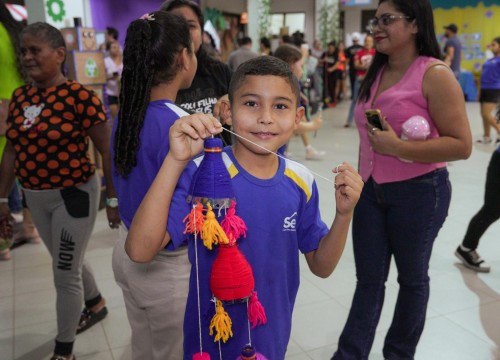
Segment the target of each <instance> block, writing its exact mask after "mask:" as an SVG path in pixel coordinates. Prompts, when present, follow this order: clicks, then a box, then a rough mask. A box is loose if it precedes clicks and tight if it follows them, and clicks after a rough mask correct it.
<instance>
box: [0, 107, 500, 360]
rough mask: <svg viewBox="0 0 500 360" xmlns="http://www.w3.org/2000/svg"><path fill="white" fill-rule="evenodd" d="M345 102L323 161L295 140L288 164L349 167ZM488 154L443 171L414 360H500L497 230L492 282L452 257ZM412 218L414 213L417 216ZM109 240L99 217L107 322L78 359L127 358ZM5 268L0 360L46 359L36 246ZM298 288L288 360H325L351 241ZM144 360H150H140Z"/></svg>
mask: <svg viewBox="0 0 500 360" xmlns="http://www.w3.org/2000/svg"><path fill="white" fill-rule="evenodd" d="M348 106H349V103H348V102H343V103H340V105H339V106H337V108H335V109H329V110H326V111H325V112H324V126H323V128H322V129H321V130H319V131H318V133H317V135H316V136H315V137H312V136H311V140H312V142H313V144H314V146H316V147H317V148H319V149H322V150H326V151H327V155H326V157H325V159H324V160H321V161H304V148H303V146H302V144H301V141H300V138H294V139H292V141H291V152H292V156H293V157H294V158H295V159H296V160H297V161H301V162H302V161H304V164H305V165H307V166H308V167H309V168H310V169H311V170H313V171H314V172H316V173H318V174H320V175H323V176H327V177H329V176H330V175H331V172H330V170H331V169H332V168H333V167H335V165H337V164H338V163H339V162H341V161H343V160H348V161H350V162H351V163H354V164H356V162H357V149H358V140H357V131H356V130H355V129H354V128H348V129H345V128H343V127H342V125H343V124H344V120H345V118H346V114H347V110H348ZM467 110H468V113H469V119H470V122H471V127H472V129H473V134H474V136H475V137H476V138H477V137H479V136H480V135H481V125H480V124H481V120H480V117H479V107H478V104H476V103H468V104H467ZM493 149H494V146H493V145H490V146H486V145H475V146H474V151H473V154H472V156H471V157H470V159H469V160H467V161H460V162H456V163H453V164H450V167H449V170H450V173H451V182H452V185H453V200H452V203H451V209H450V214H449V217H448V219H447V221H446V223H445V225H444V228H443V229H442V230H441V232H440V234H439V237H438V239H437V240H436V243H435V246H434V252H433V256H432V261H431V271H430V275H431V298H430V303H429V311H428V314H427V322H426V327H425V330H424V333H423V336H422V339H421V341H420V344H419V347H418V350H417V355H416V359H418V360H434V359H445V360H451V359H453V360H492V359H500V251H499V249H500V243H499V234H500V222H498V223H496V224H494V225H493V226H492V227H491V228H490V229H489V230H488V231H487V233H486V234H485V235H484V236H483V238H482V240H481V246H480V253H481V254H482V255H483V257H484V258H486V259H487V260H488V262H489V263H490V264H491V266H492V272H491V273H490V274H479V275H478V274H476V273H474V272H471V271H469V270H466V269H464V268H463V267H462V266H461V265H459V264H458V263H457V260H456V258H455V257H454V255H453V252H454V250H455V247H456V246H457V244H458V242H459V241H460V239H461V237H462V236H463V234H464V231H465V228H466V226H467V224H468V222H469V219H470V218H471V216H472V215H473V214H474V213H475V212H476V211H477V210H478V209H479V207H480V205H481V203H482V198H483V189H484V179H485V174H486V166H487V164H488V161H489V159H490V156H491V153H492V151H493ZM318 186H319V189H320V192H321V198H322V200H321V208H322V212H323V216H324V219H325V220H326V222H327V223H328V222H329V221H330V220H331V219H332V216H333V213H334V203H333V201H332V200H333V195H332V191H331V187H332V185H331V184H330V183H328V182H326V181H325V180H322V179H320V178H318ZM415 216H418V214H415ZM114 241H115V233H114V232H112V231H111V230H109V229H108V228H107V225H106V221H105V215H104V213H102V212H101V213H100V214H99V219H98V223H97V224H96V227H95V231H94V235H93V238H92V240H91V244H90V246H89V249H88V252H87V258H88V259H89V260H90V262H91V264H92V266H93V269H94V272H95V275H96V277H97V280H98V282H99V285H100V287H101V289H102V292H103V294H104V296H105V297H106V298H107V301H108V308H109V310H110V311H109V315H108V317H107V318H106V319H105V320H104V321H102V322H101V323H99V324H98V325H96V326H94V327H93V328H91V329H90V330H88V331H87V332H85V333H83V334H81V335H79V336H78V337H77V340H76V346H75V353H76V355H77V357H78V360H84V359H93V360H110V359H114V360H118V359H120V360H128V359H130V347H129V341H130V329H129V325H128V322H127V318H126V314H125V307H124V303H123V299H122V295H121V291H120V290H119V288H118V286H117V285H116V284H115V281H114V279H113V274H112V271H111V249H112V247H113V243H114ZM13 254H14V256H13V259H12V261H8V262H1V263H0V278H1V287H0V359H2V360H4V359H5V360H9V359H16V360H40V359H48V358H49V357H50V353H51V350H52V348H53V339H54V336H55V334H56V316H55V310H54V307H55V292H54V288H53V284H52V275H51V266H50V258H49V256H48V254H47V251H46V250H45V248H44V246H43V245H25V246H22V247H20V248H18V249H16V250H14V251H13ZM301 274H302V279H301V280H302V283H301V287H300V291H299V295H298V299H297V304H296V307H295V312H294V319H293V320H294V322H293V330H292V339H291V341H290V345H289V350H288V354H287V360H306V359H307V360H310V359H314V360H327V359H329V358H330V356H331V354H332V353H333V351H334V350H335V348H336V343H337V340H338V337H339V334H340V331H341V330H342V327H343V325H344V322H345V320H346V317H347V314H348V311H349V306H350V302H351V298H352V295H353V291H354V287H355V273H354V263H353V255H352V246H351V244H350V242H349V243H348V245H347V248H346V250H345V253H344V255H343V257H342V260H341V262H340V264H339V266H338V268H337V269H336V270H335V272H334V274H333V275H332V276H331V277H330V278H329V279H319V278H316V277H314V276H313V275H312V274H311V273H310V272H309V270H308V268H307V266H306V264H305V261H303V262H302V272H301ZM397 290H398V286H397V282H396V276H395V271H392V272H391V274H390V279H389V281H388V283H387V296H386V304H385V307H384V310H383V313H382V317H381V320H380V324H379V327H378V332H377V336H376V339H375V344H374V346H373V350H372V353H371V356H370V359H374V360H379V359H382V355H381V347H382V343H383V338H384V334H385V332H386V330H387V328H388V326H389V323H390V320H391V315H392V310H393V308H394V302H395V297H396V295H397ZM144 360H148V359H144Z"/></svg>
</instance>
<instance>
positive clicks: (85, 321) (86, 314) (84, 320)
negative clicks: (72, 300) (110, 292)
mask: <svg viewBox="0 0 500 360" xmlns="http://www.w3.org/2000/svg"><path fill="white" fill-rule="evenodd" d="M106 315H108V309H107V308H106V306H105V307H103V308H102V309H101V310H100V311H99V312H97V313H95V312H93V311H90V310H89V309H87V308H85V309H83V311H82V314H81V316H80V322H79V323H78V328H77V329H76V333H77V334H80V333H82V332H84V331H85V330H87V329H88V328H89V327H91V326H94V325H95V324H97V323H98V322H99V321H101V320H102V319H104V318H105V317H106Z"/></svg>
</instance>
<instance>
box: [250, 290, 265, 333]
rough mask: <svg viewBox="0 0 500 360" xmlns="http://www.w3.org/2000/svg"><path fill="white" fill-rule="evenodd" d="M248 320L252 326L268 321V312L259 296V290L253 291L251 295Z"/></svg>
mask: <svg viewBox="0 0 500 360" xmlns="http://www.w3.org/2000/svg"><path fill="white" fill-rule="evenodd" d="M248 320H250V323H251V324H252V328H254V327H256V326H257V325H262V324H265V323H267V316H266V312H265V311H264V307H263V306H262V304H261V303H260V301H259V298H258V297H257V291H252V295H251V296H250V303H249V304H248Z"/></svg>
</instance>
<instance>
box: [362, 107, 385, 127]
mask: <svg viewBox="0 0 500 360" xmlns="http://www.w3.org/2000/svg"><path fill="white" fill-rule="evenodd" d="M365 117H366V121H367V122H368V124H370V125H372V126H374V127H376V128H377V129H379V130H384V128H383V127H382V120H381V119H382V113H381V112H380V110H379V109H368V110H366V111H365Z"/></svg>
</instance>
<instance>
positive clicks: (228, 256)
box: [184, 138, 267, 359]
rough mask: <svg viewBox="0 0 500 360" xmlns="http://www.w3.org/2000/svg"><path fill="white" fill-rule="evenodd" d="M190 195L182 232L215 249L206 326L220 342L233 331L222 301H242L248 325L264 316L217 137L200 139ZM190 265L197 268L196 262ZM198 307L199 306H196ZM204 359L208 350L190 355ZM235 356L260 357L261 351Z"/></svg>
mask: <svg viewBox="0 0 500 360" xmlns="http://www.w3.org/2000/svg"><path fill="white" fill-rule="evenodd" d="M189 194H190V195H189V198H188V201H190V202H191V203H192V205H193V206H192V210H191V212H190V213H189V214H188V215H187V216H186V217H185V219H184V222H185V223H186V227H185V231H184V232H185V233H191V234H194V237H195V241H196V240H197V238H198V236H199V237H200V238H201V240H202V241H203V244H204V245H205V247H206V248H207V249H209V250H212V249H213V251H217V252H218V253H217V256H216V258H215V260H214V262H213V264H212V269H211V272H210V290H211V292H212V295H213V297H214V299H215V308H216V309H215V315H214V316H213V318H212V320H211V322H210V328H209V331H210V335H211V336H214V341H221V340H222V342H223V343H225V342H227V341H228V340H229V338H231V337H232V336H233V331H232V320H231V319H230V317H229V315H228V313H227V312H226V311H225V309H224V302H231V303H233V302H235V300H239V301H238V302H245V301H246V302H247V303H248V321H249V322H250V323H251V324H252V328H254V327H255V326H257V325H261V324H265V323H266V322H267V317H266V313H265V311H264V308H263V306H262V304H261V303H260V301H259V299H258V297H257V292H256V291H255V279H254V276H253V271H252V268H251V266H250V264H249V263H248V261H247V260H246V258H245V256H244V255H243V253H242V252H241V251H240V250H239V249H238V245H237V241H238V239H240V238H242V237H246V231H247V226H246V225H245V222H244V221H243V219H242V218H240V217H239V216H238V215H237V214H236V205H237V204H236V201H235V199H234V192H233V189H232V186H231V178H230V175H229V172H228V171H227V169H226V165H225V164H224V161H223V158H222V141H221V140H220V139H218V138H210V139H207V140H205V154H204V157H203V160H202V161H201V163H200V165H199V166H198V169H197V170H196V172H195V174H194V176H193V180H192V183H191V188H190V192H189ZM219 220H220V222H219ZM195 249H196V244H195ZM195 266H196V271H197V273H198V263H197V262H196V264H195ZM198 289H199V286H198ZM198 298H200V297H199V294H198ZM198 311H200V307H199V306H198ZM249 331H250V330H249ZM250 339H251V337H250V334H249V345H248V347H250V348H252V349H253V347H252V344H251V341H250ZM248 347H245V348H244V349H243V350H245V349H246V348H248ZM201 349H202V344H201V339H200V350H201ZM242 354H243V352H242ZM255 354H257V353H255ZM259 355H260V354H259ZM206 356H208V357H206ZM242 356H243V355H242ZM209 358H210V357H209V355H208V354H206V353H203V352H202V351H200V353H197V354H195V355H194V356H193V359H209ZM240 358H242V359H247V358H248V359H265V357H263V356H261V357H240Z"/></svg>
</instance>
